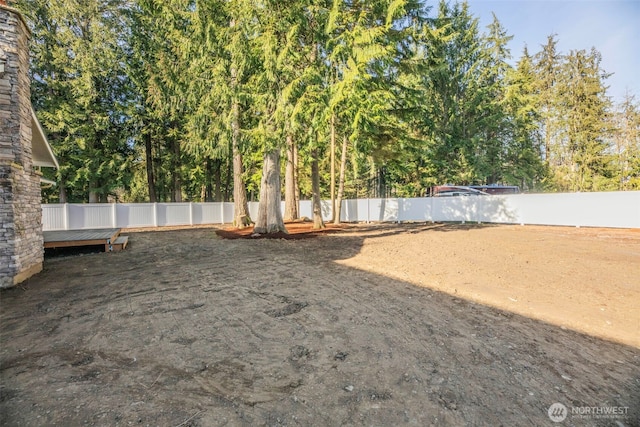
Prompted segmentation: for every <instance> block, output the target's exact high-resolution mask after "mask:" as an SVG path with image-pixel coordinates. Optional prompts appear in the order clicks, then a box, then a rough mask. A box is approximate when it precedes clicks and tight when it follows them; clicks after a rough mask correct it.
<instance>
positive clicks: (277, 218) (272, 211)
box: [253, 149, 287, 234]
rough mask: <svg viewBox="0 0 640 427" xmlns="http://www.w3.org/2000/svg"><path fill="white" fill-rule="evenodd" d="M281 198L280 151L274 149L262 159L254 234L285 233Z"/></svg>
mask: <svg viewBox="0 0 640 427" xmlns="http://www.w3.org/2000/svg"><path fill="white" fill-rule="evenodd" d="M281 198H282V197H281V191H280V150H279V149H274V150H272V151H269V152H266V153H265V154H264V158H263V165H262V179H261V181H260V202H259V204H258V218H256V225H255V227H254V229H253V230H254V233H257V234H270V233H278V232H283V233H286V232H287V229H286V228H285V226H284V221H283V219H282V209H281V207H280V202H281Z"/></svg>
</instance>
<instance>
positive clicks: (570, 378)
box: [0, 224, 640, 427]
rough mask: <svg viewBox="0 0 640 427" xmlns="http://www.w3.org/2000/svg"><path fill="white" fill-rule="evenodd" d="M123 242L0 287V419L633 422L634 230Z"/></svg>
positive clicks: (405, 231)
mask: <svg viewBox="0 0 640 427" xmlns="http://www.w3.org/2000/svg"><path fill="white" fill-rule="evenodd" d="M298 237H300V236H298ZM129 241H130V246H129V247H128V248H127V250H126V251H123V252H119V253H93V254H83V255H67V256H57V257H48V258H47V259H46V261H45V269H44V271H43V272H42V273H41V274H39V275H37V276H36V277H34V278H32V279H30V280H28V281H27V282H25V283H23V284H22V285H21V286H18V287H16V288H13V289H9V290H4V291H2V292H0V330H1V335H0V339H1V341H0V425H3V426H45V425H46V426H48V425H58V426H80V425H83V426H84V425H91V426H128V425H143V426H263V425H264V426H285V425H286V426H360V425H367V426H398V425H416V426H430V425H432V426H441V425H444V426H500V425H502V426H545V425H548V426H552V425H565V426H574V425H575V426H582V425H586V426H591V425H597V426H600V425H603V426H604V425H613V426H618V427H619V426H627V427H629V426H638V425H640V232H638V231H629V230H603V229H584V228H581V229H577V228H560V227H558V228H555V227H553V228H552V227H520V226H490V225H450V224H449V225H448V224H405V225H397V224H378V225H358V226H348V227H345V228H344V229H342V230H330V231H329V232H323V233H319V234H316V235H313V236H312V238H306V239H291V240H285V239H251V238H247V239H236V240H232V239H226V238H221V237H220V236H218V235H217V234H216V230H215V229H213V228H205V229H187V230H172V231H154V232H139V233H129ZM554 403H562V404H563V405H565V407H566V410H567V412H568V413H565V414H564V415H565V416H566V418H565V419H564V421H562V422H560V423H557V424H556V423H554V422H552V420H551V418H552V417H550V416H549V412H548V411H549V407H550V406H551V405H552V404H554ZM594 412H597V413H596V414H595V415H594ZM605 412H606V414H608V415H606V414H605ZM552 415H555V416H560V415H562V412H560V413H558V412H556V413H555V414H552ZM556 420H558V418H556Z"/></svg>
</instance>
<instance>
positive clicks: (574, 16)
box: [467, 0, 640, 102]
mask: <svg viewBox="0 0 640 427" xmlns="http://www.w3.org/2000/svg"><path fill="white" fill-rule="evenodd" d="M467 3H468V4H469V9H470V11H471V13H472V14H473V16H475V17H476V18H479V19H480V27H481V29H482V30H483V31H484V30H485V27H486V26H487V25H488V24H490V23H491V21H492V20H493V16H492V14H491V13H492V12H494V13H495V14H496V16H497V17H498V19H499V20H500V22H501V23H502V25H503V26H504V27H505V28H506V30H507V32H508V33H509V34H510V35H512V36H513V40H511V43H510V45H509V47H510V48H511V55H512V56H513V57H514V59H517V58H519V57H520V55H521V54H522V50H523V48H524V46H525V45H526V46H527V47H528V49H529V53H531V54H533V53H536V52H538V51H540V46H541V45H543V44H545V43H546V41H547V36H549V35H550V34H557V40H558V49H559V50H560V51H561V52H562V53H568V52H569V51H570V50H579V49H585V50H589V49H591V47H595V48H596V49H597V50H598V51H599V52H600V53H601V54H602V64H601V65H602V68H603V69H604V70H605V71H606V72H608V73H614V75H612V76H611V77H610V78H609V79H608V81H607V83H608V85H609V86H610V89H609V92H608V93H609V95H610V96H611V97H613V99H614V101H616V102H619V101H620V100H622V98H623V96H624V94H625V91H626V90H627V89H628V90H629V91H630V92H631V93H632V94H635V96H636V101H640V0H468V1H467Z"/></svg>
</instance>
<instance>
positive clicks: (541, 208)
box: [42, 191, 640, 231]
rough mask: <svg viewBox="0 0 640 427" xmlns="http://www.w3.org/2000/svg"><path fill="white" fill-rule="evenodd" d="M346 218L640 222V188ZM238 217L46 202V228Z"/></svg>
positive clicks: (223, 211)
mask: <svg viewBox="0 0 640 427" xmlns="http://www.w3.org/2000/svg"><path fill="white" fill-rule="evenodd" d="M283 209H284V203H283ZM249 212H250V214H251V216H252V217H253V218H255V217H256V215H257V213H258V203H257V202H252V203H249ZM322 212H323V216H324V218H325V219H327V220H328V219H329V218H330V217H331V203H330V202H329V201H323V202H322ZM300 215H301V216H307V217H309V218H310V217H311V216H312V210H311V201H309V200H305V201H301V202H300ZM341 219H342V220H343V221H345V222H377V221H388V222H404V221H437V222H440V221H443V222H447V221H455V222H489V223H501V224H541V225H568V226H578V227H615V228H640V191H618V192H608V193H554V194H514V195H508V196H478V197H469V196H467V197H464V196H461V197H423V198H412V199H399V198H390V199H357V200H344V201H343V202H342V213H341ZM232 221H233V203H111V204H48V205H42V223H43V229H44V230H45V231H49V230H81V229H90V228H132V227H162V226H175V225H202V224H225V223H230V222H232Z"/></svg>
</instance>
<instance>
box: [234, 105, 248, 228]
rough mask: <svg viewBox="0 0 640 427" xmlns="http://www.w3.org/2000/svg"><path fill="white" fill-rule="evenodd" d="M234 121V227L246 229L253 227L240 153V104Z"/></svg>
mask: <svg viewBox="0 0 640 427" xmlns="http://www.w3.org/2000/svg"><path fill="white" fill-rule="evenodd" d="M232 113H233V119H232V122H231V148H232V151H233V209H234V216H233V225H234V226H235V227H238V228H244V227H247V226H249V225H251V217H250V216H249V204H248V203H247V189H246V188H245V186H244V180H243V177H242V175H243V174H244V170H243V166H242V153H241V152H240V105H239V104H238V102H235V101H234V103H233V106H232Z"/></svg>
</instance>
